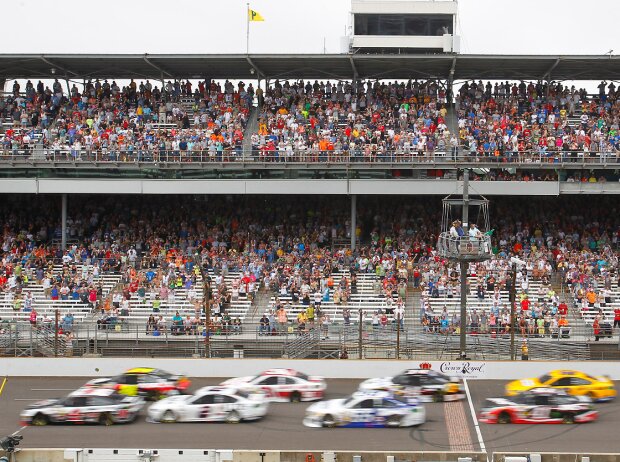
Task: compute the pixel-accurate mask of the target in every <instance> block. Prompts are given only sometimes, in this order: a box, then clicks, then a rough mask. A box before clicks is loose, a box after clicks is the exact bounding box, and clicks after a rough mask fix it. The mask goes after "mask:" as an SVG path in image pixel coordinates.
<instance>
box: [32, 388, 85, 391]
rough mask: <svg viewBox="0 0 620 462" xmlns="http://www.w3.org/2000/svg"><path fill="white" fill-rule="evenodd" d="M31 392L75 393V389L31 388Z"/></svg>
mask: <svg viewBox="0 0 620 462" xmlns="http://www.w3.org/2000/svg"><path fill="white" fill-rule="evenodd" d="M30 391H75V388H31V389H30Z"/></svg>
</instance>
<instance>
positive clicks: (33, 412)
mask: <svg viewBox="0 0 620 462" xmlns="http://www.w3.org/2000/svg"><path fill="white" fill-rule="evenodd" d="M143 407H144V400H143V399H142V398H141V397H137V396H136V397H134V396H125V395H120V394H118V393H117V392H116V391H115V390H113V389H109V388H80V389H79V390H76V391H74V392H72V393H70V394H69V395H68V396H66V397H65V398H60V399H47V400H44V401H39V402H36V403H34V404H32V405H30V406H28V407H27V408H26V409H24V410H23V411H22V413H21V414H20V417H21V421H22V425H37V426H39V425H47V424H48V423H76V424H85V423H93V424H100V425H113V424H120V423H129V422H133V421H134V420H135V419H136V417H137V415H138V413H139V412H140V410H141V409H142V408H143Z"/></svg>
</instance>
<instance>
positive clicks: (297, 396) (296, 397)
mask: <svg viewBox="0 0 620 462" xmlns="http://www.w3.org/2000/svg"><path fill="white" fill-rule="evenodd" d="M290 400H291V403H299V402H301V393H299V392H298V391H294V392H292V393H291V397H290Z"/></svg>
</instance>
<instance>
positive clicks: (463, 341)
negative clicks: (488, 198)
mask: <svg viewBox="0 0 620 462" xmlns="http://www.w3.org/2000/svg"><path fill="white" fill-rule="evenodd" d="M468 222H469V170H468V169H465V170H464V171H463V231H464V232H467V231H466V230H467V227H468V225H469V223H468ZM462 239H463V240H465V241H467V239H468V237H467V236H466V235H465V236H463V238H462ZM459 265H460V267H461V326H460V327H461V331H460V358H461V359H467V269H468V267H469V263H468V262H467V261H465V260H461V261H460V263H459Z"/></svg>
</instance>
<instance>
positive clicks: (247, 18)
mask: <svg viewBox="0 0 620 462" xmlns="http://www.w3.org/2000/svg"><path fill="white" fill-rule="evenodd" d="M246 7H247V8H246V10H247V11H246V13H245V21H246V23H245V24H246V25H245V30H246V36H245V54H246V55H249V54H250V3H249V2H248V3H246Z"/></svg>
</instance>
